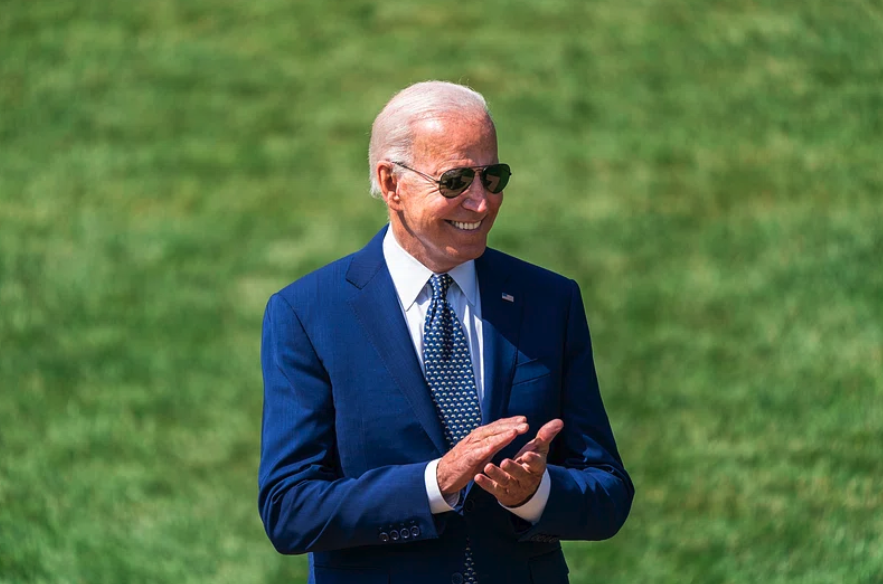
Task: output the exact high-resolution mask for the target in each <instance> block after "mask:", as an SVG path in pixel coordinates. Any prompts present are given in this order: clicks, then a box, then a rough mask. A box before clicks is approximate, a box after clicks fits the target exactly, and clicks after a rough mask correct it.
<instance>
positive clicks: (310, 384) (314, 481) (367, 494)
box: [258, 294, 443, 554]
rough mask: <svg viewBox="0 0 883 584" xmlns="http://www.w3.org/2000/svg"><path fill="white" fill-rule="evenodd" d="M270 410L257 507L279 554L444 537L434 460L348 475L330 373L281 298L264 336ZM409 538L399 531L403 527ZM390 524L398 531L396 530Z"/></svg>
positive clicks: (273, 301)
mask: <svg viewBox="0 0 883 584" xmlns="http://www.w3.org/2000/svg"><path fill="white" fill-rule="evenodd" d="M261 366H262V370H263V376H264V410H263V424H262V429H261V461H260V469H259V472H258V487H259V495H258V508H259V512H260V515H261V519H262V520H263V523H264V528H265V529H266V532H267V535H268V536H269V538H270V540H271V541H272V542H273V545H274V546H275V547H276V549H277V550H278V551H279V552H281V553H286V554H298V553H305V552H314V551H327V550H333V549H342V548H348V547H354V546H364V545H381V544H383V545H396V544H401V543H404V542H411V541H415V540H421V539H432V538H437V537H438V533H439V529H438V528H437V526H436V522H438V524H439V525H442V524H443V519H442V518H434V517H433V515H432V514H431V512H430V509H429V501H428V499H427V496H426V488H425V484H424V478H423V474H424V469H425V467H426V464H427V463H426V462H420V463H415V464H406V465H398V466H386V467H380V468H374V469H371V470H369V471H368V472H365V473H364V474H363V475H361V476H359V477H344V476H343V473H342V472H341V470H340V464H339V462H338V458H337V454H336V447H335V442H336V439H335V436H336V434H335V411H334V401H333V394H332V387H331V381H330V376H329V375H328V372H327V371H326V370H325V368H324V366H323V365H322V362H321V361H320V359H319V356H318V355H317V353H316V350H315V348H314V346H313V344H312V342H311V341H310V338H309V337H308V335H307V333H306V331H305V330H304V327H303V325H302V323H301V320H300V319H299V318H298V316H297V314H296V313H295V310H294V309H293V308H292V306H291V305H290V304H289V303H288V302H287V301H286V300H285V299H284V298H282V297H281V296H280V295H278V294H277V295H274V296H273V297H272V298H270V301H269V303H268V304H267V310H266V313H265V315H264V324H263V336H262V342H261ZM403 530H405V531H407V536H408V537H405V536H404V535H402V536H400V535H399V534H402V533H405V531H403ZM392 531H395V532H396V535H395V536H393V537H391V534H392Z"/></svg>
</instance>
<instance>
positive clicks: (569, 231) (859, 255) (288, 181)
mask: <svg viewBox="0 0 883 584" xmlns="http://www.w3.org/2000/svg"><path fill="white" fill-rule="evenodd" d="M426 78H442V79H450V80H454V81H462V82H466V83H469V84H471V85H472V86H474V87H476V88H477V89H478V90H480V91H482V92H483V93H484V94H485V95H486V96H487V97H488V99H489V100H490V102H491V107H492V109H493V112H494V116H495V118H496V120H497V123H498V126H499V136H500V141H501V157H502V158H503V159H504V160H506V161H507V162H509V163H510V164H511V165H512V167H513V170H514V173H515V174H514V176H513V181H512V185H511V188H509V189H507V198H506V203H505V205H504V206H503V209H502V212H501V215H500V217H499V219H498V221H497V224H496V226H495V228H494V229H495V230H494V233H493V234H492V243H493V245H495V246H496V247H499V248H502V249H504V250H505V251H508V252H510V253H513V254H515V255H518V256H520V257H523V258H526V259H528V260H531V261H534V262H536V263H539V264H542V265H545V266H547V267H550V268H552V269H555V270H557V271H560V272H562V273H564V274H567V275H569V276H571V277H574V278H576V279H577V280H578V281H579V282H580V284H581V286H582V289H583V294H584V299H585V302H586V306H587V312H588V315H589V319H590V325H591V326H592V331H593V336H594V343H595V351H596V355H595V357H596V362H597V367H598V371H599V375H600V378H601V383H602V391H603V393H604V396H605V401H606V404H607V408H608V413H609V415H610V417H611V420H612V423H613V426H614V430H615V432H616V435H617V438H618V442H619V445H620V449H621V451H622V454H623V456H624V458H625V461H626V464H627V467H628V468H629V469H630V471H631V473H632V476H633V478H634V480H635V483H636V486H637V491H638V492H637V499H636V501H635V506H634V510H633V512H632V516H631V518H630V519H629V521H628V523H627V524H626V527H625V528H624V529H623V531H622V532H621V533H620V534H619V535H618V536H617V537H616V538H614V539H613V540H611V541H608V542H603V543H593V544H588V543H569V544H567V545H566V552H567V557H568V561H569V563H570V565H571V576H572V581H573V582H575V583H580V582H586V583H588V582H610V583H620V584H633V583H645V584H656V583H659V584H662V583H679V584H681V583H686V582H693V583H699V584H715V583H721V584H723V583H746V584H747V583H756V582H763V583H775V584H779V583H782V584H784V583H789V584H792V583H794V584H796V583H801V584H816V583H818V584H822V583H831V582H838V583H839V582H848V583H856V584H872V583H877V582H881V581H883V535H881V534H883V494H881V488H880V486H881V481H880V477H881V468H883V466H881V462H880V458H881V449H880V448H881V447H880V445H881V444H883V400H881V395H883V270H881V269H880V268H881V258H883V164H881V163H880V160H881V159H883V5H881V4H880V3H879V2H877V1H876V0H848V1H846V2H822V1H820V0H802V1H800V2H798V1H795V0H785V1H781V0H777V1H774V0H754V1H751V2H749V1H747V0H734V1H731V2H719V1H712V2H708V1H700V0H678V1H674V0H672V1H668V2H663V1H651V0H639V1H636V2H626V3H622V2H613V1H609V0H604V1H599V2H578V1H576V0H570V1H563V0H557V1H555V0H549V1H545V2H541V3H539V2H523V1H515V2H493V1H491V2H484V3H481V4H473V5H470V6H465V5H463V6H456V5H440V4H438V3H434V4H433V3H428V2H427V3H420V2H402V1H400V0H397V1H390V2H385V3H373V2H360V1H354V0H350V1H347V2H343V1H341V0H337V1H330V2H329V1H326V2H318V1H315V0H308V1H302V2H285V1H283V0H261V1H257V2H233V1H230V0H214V1H209V0H179V1H177V2H173V1H171V0H157V1H154V2H149V3H142V2H123V1H122V0H117V1H113V0H105V1H104V2H97V1H92V2H89V1H81V2H75V3H74V2H71V3H63V2H54V1H50V0H33V1H29V2H13V1H11V0H0V583H2V584H23V583H34V584H36V583H46V584H49V583H89V584H92V583H95V584H101V583H114V584H116V583H121V582H125V583H134V584H137V583H141V582H144V583H148V582H150V583H152V582H175V583H190V582H194V583H195V582H212V583H223V582H231V583H232V582H236V583H240V582H266V583H277V582H278V583H282V582H293V581H294V582H298V581H304V580H305V570H306V561H305V558H286V557H282V556H278V555H276V554H275V552H273V551H272V547H271V545H270V544H269V542H268V541H267V540H266V537H265V536H264V534H263V531H262V528H261V525H260V521H259V519H258V515H257V509H256V500H255V499H256V467H257V462H258V442H259V425H260V409H261V378H260V368H259V362H258V350H259V335H260V323H261V317H262V312H263V307H264V303H265V302H266V299H267V297H268V296H269V295H270V294H271V293H272V292H274V291H275V290H277V289H278V288H280V287H281V286H283V285H284V284H286V283H288V282H289V281H291V280H293V279H295V278H297V277H298V276H300V275H302V274H304V273H306V272H307V271H309V270H311V269H314V268H316V267H318V266H321V265H323V264H324V263H327V262H328V261H331V260H333V259H335V258H337V257H339V256H341V255H343V254H346V253H349V252H350V251H353V250H354V249H356V248H358V247H360V246H361V245H362V244H363V243H364V242H365V241H366V240H367V239H368V238H369V237H370V236H371V235H372V234H373V233H374V231H375V230H376V229H378V228H379V226H380V225H381V224H382V223H383V220H384V211H383V207H382V204H381V203H379V202H378V201H374V200H372V199H371V198H370V197H369V196H368V195H367V181H366V177H367V169H366V149H367V134H368V131H369V128H370V124H371V121H372V120H373V116H374V115H376V113H377V112H378V111H379V110H380V108H381V107H382V106H383V104H384V103H385V101H386V99H388V98H389V96H390V95H391V94H392V93H394V92H395V91H396V90H398V89H400V88H401V87H404V86H405V85H407V84H409V83H411V82H414V81H418V80H422V79H426Z"/></svg>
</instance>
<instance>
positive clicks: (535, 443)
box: [515, 418, 564, 458]
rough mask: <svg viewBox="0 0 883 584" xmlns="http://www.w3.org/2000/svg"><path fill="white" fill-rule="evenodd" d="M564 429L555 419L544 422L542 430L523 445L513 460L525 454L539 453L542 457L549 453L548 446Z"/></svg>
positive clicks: (562, 424) (561, 422)
mask: <svg viewBox="0 0 883 584" xmlns="http://www.w3.org/2000/svg"><path fill="white" fill-rule="evenodd" d="M563 428H564V422H563V421H562V420H559V419H558V418H555V419H554V420H552V421H551V422H546V423H545V424H544V425H543V427H542V428H540V430H539V431H538V432H537V435H536V437H535V438H534V439H533V440H531V441H530V442H528V443H527V444H525V445H524V447H523V448H522V449H521V450H519V451H518V454H516V455H515V458H518V457H519V456H521V455H522V454H524V453H525V452H541V453H543V454H544V455H545V454H546V453H548V452H549V444H550V443H551V442H552V440H554V439H555V436H557V435H558V432H560V431H561V430H562V429H563Z"/></svg>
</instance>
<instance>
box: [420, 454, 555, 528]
mask: <svg viewBox="0 0 883 584" xmlns="http://www.w3.org/2000/svg"><path fill="white" fill-rule="evenodd" d="M439 460H441V459H440V458H436V459H435V460H433V461H431V462H430V463H429V464H427V465H426V470H425V471H424V472H423V482H425V483H426V496H427V498H428V499H429V510H430V511H431V512H432V514H433V515H438V514H439V513H447V512H448V511H453V510H454V507H456V506H457V503H459V502H460V493H459V492H458V493H454V494H452V495H448V496H447V497H445V496H444V495H442V492H441V489H439V488H438V478H437V477H436V474H435V473H436V469H437V468H438V461H439ZM546 498H548V493H547V494H546ZM545 505H546V504H545V502H544V503H543V506H544V507H545ZM541 513H542V511H541Z"/></svg>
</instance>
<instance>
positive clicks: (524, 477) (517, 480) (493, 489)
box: [475, 419, 564, 507]
mask: <svg viewBox="0 0 883 584" xmlns="http://www.w3.org/2000/svg"><path fill="white" fill-rule="evenodd" d="M562 428H564V422H563V421H561V420H558V419H555V420H552V421H551V422H548V423H547V424H546V425H544V426H543V427H542V428H540V430H539V432H537V436H536V438H534V439H533V440H531V441H530V442H528V443H527V444H525V445H524V447H523V448H522V449H521V450H519V451H518V454H516V455H515V460H512V459H511V458H507V459H506V460H504V461H503V462H501V463H500V466H495V465H493V464H487V465H485V467H484V473H485V474H478V475H476V476H475V484H476V485H478V486H479V487H481V488H482V489H484V490H485V491H487V492H488V493H490V494H491V495H493V496H494V497H496V498H497V501H499V502H500V503H501V504H502V505H505V506H506V507H518V506H520V505H523V504H525V503H527V502H528V501H529V500H530V498H531V497H533V496H534V494H535V493H536V492H537V489H538V488H539V487H540V481H541V480H542V479H543V473H545V472H546V457H547V456H548V454H549V445H550V444H551V443H552V440H554V439H555V436H557V435H558V432H560V431H561V429H562Z"/></svg>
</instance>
